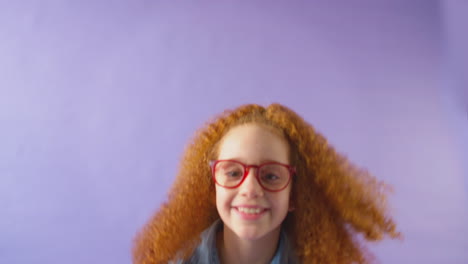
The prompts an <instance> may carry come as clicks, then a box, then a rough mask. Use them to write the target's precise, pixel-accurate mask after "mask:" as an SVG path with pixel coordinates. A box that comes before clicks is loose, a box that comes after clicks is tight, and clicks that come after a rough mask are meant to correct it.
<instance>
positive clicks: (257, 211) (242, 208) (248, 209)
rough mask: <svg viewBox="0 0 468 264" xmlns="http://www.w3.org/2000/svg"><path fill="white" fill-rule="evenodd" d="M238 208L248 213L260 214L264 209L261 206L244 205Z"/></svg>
mask: <svg viewBox="0 0 468 264" xmlns="http://www.w3.org/2000/svg"><path fill="white" fill-rule="evenodd" d="M238 210H239V211H240V212H242V213H246V214H258V213H260V212H261V211H262V210H261V209H260V208H244V207H239V208H238Z"/></svg>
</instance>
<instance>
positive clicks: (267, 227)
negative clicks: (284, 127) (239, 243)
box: [216, 124, 291, 240]
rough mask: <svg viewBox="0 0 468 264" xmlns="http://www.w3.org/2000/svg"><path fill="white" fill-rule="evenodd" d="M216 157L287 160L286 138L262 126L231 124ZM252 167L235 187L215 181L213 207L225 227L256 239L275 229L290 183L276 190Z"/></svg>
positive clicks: (286, 205) (286, 202)
mask: <svg viewBox="0 0 468 264" xmlns="http://www.w3.org/2000/svg"><path fill="white" fill-rule="evenodd" d="M218 153H219V156H218V160H236V161H239V162H242V163H244V164H248V165H260V164H263V163H266V162H272V161H274V162H279V163H283V164H289V155H288V154H289V146H288V143H287V141H286V140H285V139H284V138H282V137H280V136H279V135H277V134H275V133H273V132H272V131H270V130H269V129H267V128H265V127H264V126H261V125H257V124H244V125H240V126H236V127H234V128H232V129H231V130H230V131H229V132H228V133H227V134H226V135H225V136H224V137H223V139H222V141H221V144H220V146H219V151H218ZM256 170H257V169H255V168H251V169H250V171H249V173H248V175H247V177H246V178H245V180H244V181H243V183H242V184H241V185H240V186H239V187H237V188H235V189H227V188H224V187H221V186H219V185H216V207H217V209H218V213H219V215H220V216H221V219H222V221H223V222H224V226H225V228H228V230H227V231H230V232H233V233H234V234H236V235H237V236H238V237H239V238H242V239H249V240H255V239H259V238H262V237H264V236H266V235H269V234H272V233H278V232H279V230H280V226H281V223H282V222H283V220H284V219H285V217H286V215H287V213H288V210H289V196H290V192H291V183H289V184H288V186H287V187H286V188H285V189H283V190H281V191H278V192H269V191H266V190H264V189H263V188H262V186H261V185H260V184H259V182H258V181H257V178H256V177H255V173H256Z"/></svg>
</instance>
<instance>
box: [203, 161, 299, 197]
mask: <svg viewBox="0 0 468 264" xmlns="http://www.w3.org/2000/svg"><path fill="white" fill-rule="evenodd" d="M210 167H211V171H212V174H213V180H214V181H215V183H216V184H217V185H219V186H221V187H224V188H228V189H235V188H237V187H239V186H240V185H241V184H242V183H243V182H244V180H245V178H246V177H247V175H248V174H249V170H250V168H255V169H256V171H255V177H256V178H257V181H258V183H259V184H260V186H262V188H263V189H265V190H267V191H270V192H279V191H281V190H284V189H285V188H286V187H287V186H288V184H289V182H290V181H291V178H292V176H293V175H294V174H295V173H296V170H295V168H294V167H292V166H290V165H287V164H282V163H279V162H267V163H263V164H260V165H247V164H244V163H242V162H240V161H237V160H215V161H211V162H210Z"/></svg>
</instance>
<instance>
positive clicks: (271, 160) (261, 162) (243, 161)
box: [220, 157, 283, 165]
mask: <svg viewBox="0 0 468 264" xmlns="http://www.w3.org/2000/svg"><path fill="white" fill-rule="evenodd" d="M220 160H221V159H220ZM222 160H235V161H239V162H242V163H244V164H248V163H247V162H245V160H244V159H242V158H237V157H236V158H224V159H222ZM270 162H277V163H283V162H280V161H277V160H274V159H262V160H260V163H258V164H248V165H261V164H265V163H270Z"/></svg>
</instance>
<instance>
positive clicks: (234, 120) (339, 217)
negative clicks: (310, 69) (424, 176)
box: [134, 104, 399, 264]
mask: <svg viewBox="0 0 468 264" xmlns="http://www.w3.org/2000/svg"><path fill="white" fill-rule="evenodd" d="M385 191H386V186H385V185H384V184H383V183H381V182H378V181H377V180H376V179H375V178H374V177H373V176H371V175H369V174H368V173H367V172H366V171H363V170H360V169H358V168H357V167H356V166H354V165H352V164H350V163H349V162H348V160H347V159H346V158H345V157H343V156H341V155H339V154H338V153H337V152H336V151H335V150H334V149H333V148H332V147H331V146H330V145H329V144H328V143H327V141H326V139H325V138H324V137H323V136H322V135H320V134H319V133H317V132H316V131H315V130H314V128H313V127H312V126H311V125H309V124H308V123H307V122H305V121H304V120H303V119H302V118H301V117H300V116H299V115H297V114H296V113H294V112H293V111H292V110H290V109H288V108H287V107H285V106H282V105H280V104H272V105H270V106H268V107H266V108H264V107H261V106H259V105H244V106H241V107H239V108H237V109H235V110H233V111H226V112H225V113H223V114H222V115H220V116H219V117H218V118H217V119H216V120H214V121H213V122H212V123H210V124H208V125H207V126H206V127H205V128H203V129H201V130H200V131H199V132H198V133H197V135H196V137H195V139H194V140H193V142H192V143H191V145H189V147H188V148H187V150H186V151H185V155H184V157H183V159H182V162H181V165H180V170H179V174H178V175H177V178H176V180H175V183H174V185H173V187H172V189H171V191H170V194H169V197H168V201H167V202H166V203H164V204H163V205H162V206H161V208H160V209H159V211H158V212H157V213H156V214H155V215H154V217H153V218H152V219H151V220H150V221H149V223H148V224H147V225H146V226H145V227H144V228H143V230H142V231H141V232H140V233H139V234H138V236H137V238H136V245H135V248H134V263H138V264H150V263H207V264H208V263H223V264H230V263H339V264H345V263H346V264H348V263H370V262H372V256H371V255H370V254H369V253H368V252H366V250H365V248H364V247H363V244H362V242H361V241H362V239H360V237H361V236H360V235H362V236H363V238H364V239H366V240H368V241H376V240H381V239H382V238H383V236H384V235H388V236H390V237H391V238H396V237H398V236H399V233H398V232H397V231H396V225H395V222H394V221H393V219H392V218H391V217H390V216H388V215H387V212H386V206H385Z"/></svg>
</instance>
